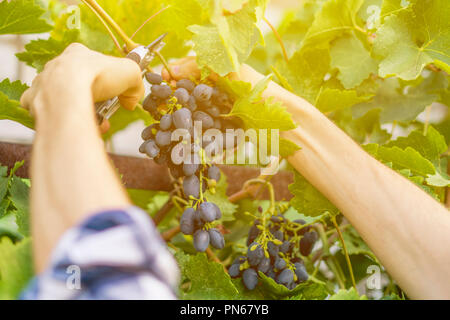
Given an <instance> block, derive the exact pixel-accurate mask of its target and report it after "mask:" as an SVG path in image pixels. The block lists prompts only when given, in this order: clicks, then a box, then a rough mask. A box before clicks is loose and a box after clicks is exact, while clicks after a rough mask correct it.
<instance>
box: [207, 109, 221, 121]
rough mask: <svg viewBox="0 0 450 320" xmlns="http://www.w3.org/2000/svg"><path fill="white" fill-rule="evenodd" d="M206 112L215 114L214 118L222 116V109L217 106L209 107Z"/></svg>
mask: <svg viewBox="0 0 450 320" xmlns="http://www.w3.org/2000/svg"><path fill="white" fill-rule="evenodd" d="M206 112H208V113H209V114H210V115H211V116H213V117H214V118H217V117H219V116H220V110H219V108H217V107H216V106H212V107H211V108H209V109H208V110H206Z"/></svg>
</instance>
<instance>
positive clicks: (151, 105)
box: [142, 94, 159, 118]
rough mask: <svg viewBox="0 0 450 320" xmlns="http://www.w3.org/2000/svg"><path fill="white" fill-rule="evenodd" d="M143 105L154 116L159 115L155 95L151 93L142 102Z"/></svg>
mask: <svg viewBox="0 0 450 320" xmlns="http://www.w3.org/2000/svg"><path fill="white" fill-rule="evenodd" d="M142 107H143V108H144V110H145V111H147V112H149V113H150V114H151V115H152V116H153V118H156V116H158V114H159V113H158V103H157V102H156V101H155V99H153V97H152V96H151V95H150V94H149V95H148V96H147V97H146V98H145V99H144V102H143V103H142Z"/></svg>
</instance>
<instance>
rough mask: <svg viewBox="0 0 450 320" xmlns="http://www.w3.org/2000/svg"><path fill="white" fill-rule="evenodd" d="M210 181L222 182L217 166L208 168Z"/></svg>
mask: <svg viewBox="0 0 450 320" xmlns="http://www.w3.org/2000/svg"><path fill="white" fill-rule="evenodd" d="M208 179H212V180H216V181H219V180H220V169H219V168H218V167H217V166H211V167H209V168H208Z"/></svg>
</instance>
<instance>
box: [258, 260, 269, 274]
mask: <svg viewBox="0 0 450 320" xmlns="http://www.w3.org/2000/svg"><path fill="white" fill-rule="evenodd" d="M269 270H270V259H269V258H266V257H264V258H263V259H262V260H261V262H260V263H259V264H258V271H261V272H262V273H267V272H268V271H269Z"/></svg>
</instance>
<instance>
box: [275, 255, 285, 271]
mask: <svg viewBox="0 0 450 320" xmlns="http://www.w3.org/2000/svg"><path fill="white" fill-rule="evenodd" d="M286 266H287V264H286V261H285V260H284V259H283V258H281V257H277V258H276V259H275V262H274V264H273V267H274V268H275V270H278V271H280V270H283V269H284V268H286Z"/></svg>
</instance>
